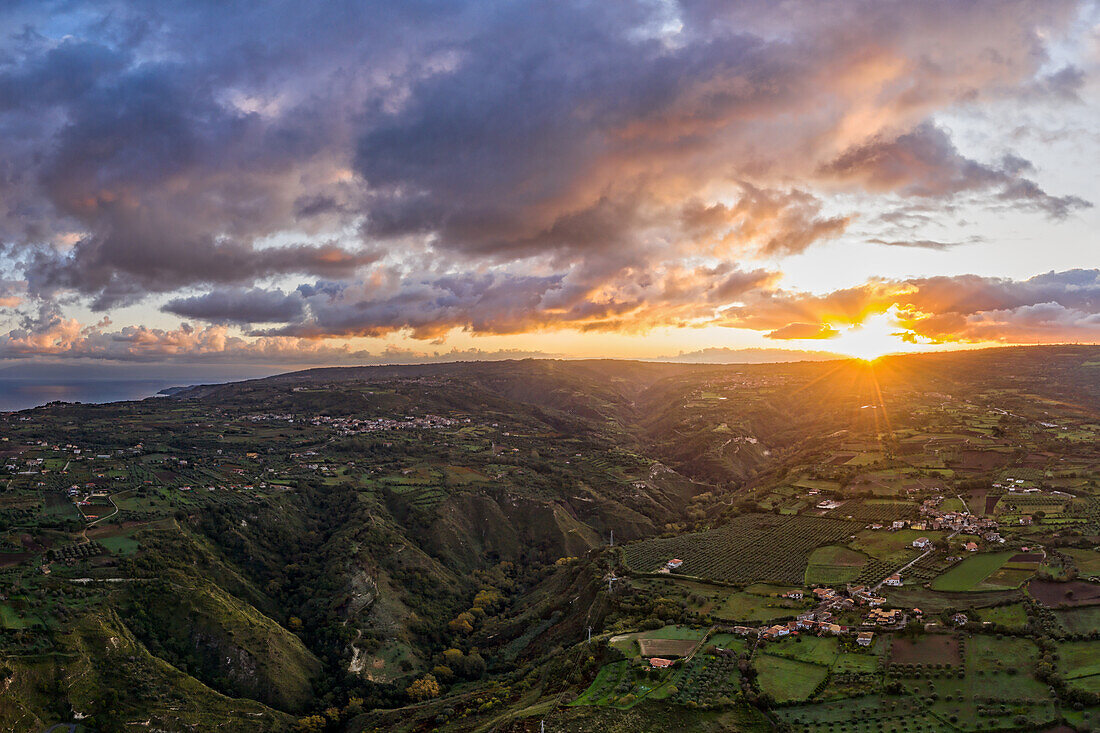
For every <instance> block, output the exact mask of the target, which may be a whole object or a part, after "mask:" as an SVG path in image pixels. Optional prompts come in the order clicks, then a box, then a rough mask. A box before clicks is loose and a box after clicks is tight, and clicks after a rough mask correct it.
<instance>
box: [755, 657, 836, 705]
mask: <svg viewBox="0 0 1100 733" xmlns="http://www.w3.org/2000/svg"><path fill="white" fill-rule="evenodd" d="M753 667H754V668H755V669H756V676H757V681H758V683H759V684H760V689H761V690H763V691H764V692H765V693H766V694H767V695H769V696H770V697H771V698H772V699H773V700H775V701H776V702H779V703H785V702H798V701H802V700H806V699H807V698H809V697H810V696H811V695H812V694H813V693H814V692H815V691H816V690H817V689H818V686H819V685H821V684H822V683H824V682H825V678H826V677H827V676H828V674H829V669H828V667H825V666H822V665H819V664H811V663H809V662H800V661H797V660H795V659H788V658H786V657H777V656H773V655H771V654H758V655H757V656H756V657H755V658H754V659H753Z"/></svg>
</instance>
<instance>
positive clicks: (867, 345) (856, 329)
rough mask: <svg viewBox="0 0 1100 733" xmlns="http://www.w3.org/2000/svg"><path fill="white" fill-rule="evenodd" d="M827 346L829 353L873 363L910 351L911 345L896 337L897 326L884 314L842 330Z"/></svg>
mask: <svg viewBox="0 0 1100 733" xmlns="http://www.w3.org/2000/svg"><path fill="white" fill-rule="evenodd" d="M829 346H830V350H831V351H836V352H839V353H841V354H846V355H848V356H851V357H854V358H856V359H863V360H864V361H874V360H875V359H877V358H879V357H880V356H886V355H887V354H896V353H898V352H903V351H912V345H911V344H908V343H906V342H905V341H902V340H901V339H900V338H899V337H898V326H897V325H896V324H894V323H892V322H891V319H890V317H889V316H888V315H887V314H885V313H883V314H879V315H873V316H870V317H868V318H867V320H865V321H864V322H863V323H861V324H859V325H856V326H852V327H851V328H849V329H847V330H842V331H841V332H840V335H839V336H837V337H836V338H835V339H833V340H832V341H831V342H830V344H829Z"/></svg>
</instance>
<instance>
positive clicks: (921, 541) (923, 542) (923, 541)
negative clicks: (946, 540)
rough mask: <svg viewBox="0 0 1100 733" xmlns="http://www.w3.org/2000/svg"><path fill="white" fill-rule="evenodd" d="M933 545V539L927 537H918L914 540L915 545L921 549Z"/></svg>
mask: <svg viewBox="0 0 1100 733" xmlns="http://www.w3.org/2000/svg"><path fill="white" fill-rule="evenodd" d="M931 546H932V540H930V539H928V538H927V537H918V538H917V539H915V540H913V547H917V548H920V549H922V550H924V549H927V548H929V547H931Z"/></svg>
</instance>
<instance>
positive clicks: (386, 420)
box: [245, 412, 473, 435]
mask: <svg viewBox="0 0 1100 733" xmlns="http://www.w3.org/2000/svg"><path fill="white" fill-rule="evenodd" d="M245 419H247V420H250V421H252V422H263V421H267V420H276V421H280V422H289V423H293V422H304V423H307V424H309V425H312V426H314V427H322V426H325V427H330V428H332V429H333V430H335V431H336V433H337V434H338V435H358V434H359V433H371V432H376V431H379V430H439V429H441V428H449V427H453V426H455V425H464V424H469V423H471V422H473V421H472V420H471V419H470V418H465V419H463V420H455V419H453V418H449V417H440V416H439V415H424V416H423V417H410V416H405V417H403V418H392V417H376V418H358V417H329V416H328V415H315V416H313V417H304V418H303V417H298V416H295V415H291V414H286V413H267V412H260V413H254V414H251V415H246V416H245Z"/></svg>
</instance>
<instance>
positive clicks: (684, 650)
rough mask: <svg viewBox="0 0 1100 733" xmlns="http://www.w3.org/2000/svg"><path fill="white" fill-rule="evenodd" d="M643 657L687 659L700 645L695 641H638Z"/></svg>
mask: <svg viewBox="0 0 1100 733" xmlns="http://www.w3.org/2000/svg"><path fill="white" fill-rule="evenodd" d="M637 641H638V649H639V650H641V652H642V656H643V657H686V656H687V655H688V654H691V651H692V650H693V649H694V648H695V646H696V645H697V644H698V643H699V642H698V641H697V640H694V639H638V640H637Z"/></svg>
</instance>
